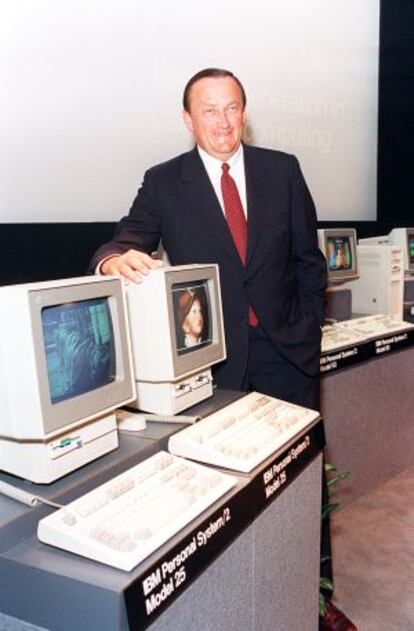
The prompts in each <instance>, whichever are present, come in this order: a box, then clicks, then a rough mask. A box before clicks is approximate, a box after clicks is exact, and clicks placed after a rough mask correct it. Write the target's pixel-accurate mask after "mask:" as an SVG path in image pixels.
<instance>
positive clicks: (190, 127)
mask: <svg viewBox="0 0 414 631" xmlns="http://www.w3.org/2000/svg"><path fill="white" fill-rule="evenodd" d="M183 121H184V125H185V126H186V127H187V129H188V131H189V132H190V133H191V134H192V133H193V132H194V127H193V120H192V118H191V114H189V113H188V112H187V110H183Z"/></svg>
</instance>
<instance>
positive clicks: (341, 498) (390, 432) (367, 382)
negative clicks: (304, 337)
mask: <svg viewBox="0 0 414 631" xmlns="http://www.w3.org/2000/svg"><path fill="white" fill-rule="evenodd" d="M321 369H322V380H321V382H322V385H321V393H322V396H321V401H322V416H323V419H324V424H325V434H326V444H327V447H326V460H327V461H328V462H329V463H332V464H333V465H334V466H336V467H337V468H338V469H339V470H340V471H349V472H350V477H349V478H348V479H347V481H346V482H345V483H344V484H342V485H338V486H337V487H336V488H335V497H334V500H335V501H338V502H340V504H341V508H343V507H344V506H345V505H346V504H347V503H349V502H351V501H353V500H355V499H356V498H358V497H359V496H360V495H362V494H363V493H366V492H368V491H369V490H371V489H372V488H374V487H375V486H377V485H378V484H380V483H381V482H384V481H385V480H387V479H389V478H391V477H393V476H394V475H396V474H397V473H399V472H400V471H402V470H403V469H405V468H406V467H408V466H410V465H412V464H413V463H414V449H413V444H414V411H413V410H414V334H413V332H412V331H411V332H408V333H403V334H400V335H399V334H392V335H389V336H385V337H383V338H380V339H378V340H374V341H371V342H369V343H368V344H366V345H361V346H359V347H354V348H353V349H342V351H337V352H331V353H329V354H327V355H326V356H325V357H322V360H321Z"/></svg>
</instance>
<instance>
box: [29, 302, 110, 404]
mask: <svg viewBox="0 0 414 631" xmlns="http://www.w3.org/2000/svg"><path fill="white" fill-rule="evenodd" d="M41 319H42V328H43V341H44V346H45V355H46V364H47V373H48V378H49V391H50V398H51V401H52V403H53V404H54V403H58V402H59V401H64V400H65V399H71V398H72V397H76V396H78V395H81V394H84V393H86V392H90V391H91V390H96V389H97V388H100V387H102V386H105V385H107V384H109V383H111V382H113V381H114V380H115V375H116V357H115V343H114V332H113V327H112V319H111V313H110V310H109V305H108V299H107V298H96V299H91V300H81V301H78V302H72V303H67V304H62V305H56V306H52V307H45V308H44V309H43V310H42V315H41Z"/></svg>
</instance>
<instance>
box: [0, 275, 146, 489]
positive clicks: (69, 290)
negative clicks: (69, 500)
mask: <svg viewBox="0 0 414 631" xmlns="http://www.w3.org/2000/svg"><path fill="white" fill-rule="evenodd" d="M135 396H136V395H135V383H134V378H133V368H132V360H131V347H130V338H129V326H128V317H127V310H126V303H125V295H124V288H123V283H122V281H121V280H120V279H118V278H111V277H89V276H88V277H82V278H74V279H65V280H53V281H47V282H41V283H30V284H24V285H12V286H5V287H1V288H0V402H1V410H2V415H1V421H0V470H3V471H6V472H8V473H12V474H14V475H17V476H20V477H22V478H25V479H28V480H31V481H33V482H39V483H49V482H52V481H54V480H56V479H58V478H60V477H62V476H63V475H65V474H67V473H69V472H70V471H73V470H74V469H77V468H78V467H80V466H82V465H84V464H86V463H87V462H89V461H91V460H94V459H95V458H97V457H98V456H101V455H102V454H104V453H107V452H109V451H111V450H112V449H115V448H116V447H117V446H118V433H117V424H116V418H115V414H114V413H113V411H114V410H115V409H116V408H118V407H119V406H121V405H123V404H126V403H128V402H130V401H131V400H133V399H135Z"/></svg>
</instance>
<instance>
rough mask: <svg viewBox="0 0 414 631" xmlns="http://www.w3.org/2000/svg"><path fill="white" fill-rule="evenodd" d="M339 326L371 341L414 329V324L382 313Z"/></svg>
mask: <svg viewBox="0 0 414 631" xmlns="http://www.w3.org/2000/svg"><path fill="white" fill-rule="evenodd" d="M338 326H340V327H341V328H343V329H344V330H349V331H354V332H356V333H361V334H363V335H366V336H367V338H369V339H372V338H373V337H378V336H380V335H389V334H390V333H397V332H399V331H406V330H407V329H414V324H410V323H409V322H405V320H400V318H397V317H396V316H391V315H384V314H382V313H378V314H377V315H370V316H365V317H362V318H354V319H352V320H346V321H344V322H340V323H339V324H338Z"/></svg>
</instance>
